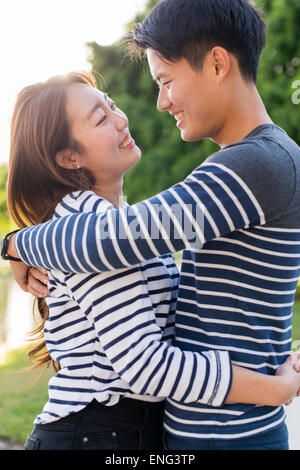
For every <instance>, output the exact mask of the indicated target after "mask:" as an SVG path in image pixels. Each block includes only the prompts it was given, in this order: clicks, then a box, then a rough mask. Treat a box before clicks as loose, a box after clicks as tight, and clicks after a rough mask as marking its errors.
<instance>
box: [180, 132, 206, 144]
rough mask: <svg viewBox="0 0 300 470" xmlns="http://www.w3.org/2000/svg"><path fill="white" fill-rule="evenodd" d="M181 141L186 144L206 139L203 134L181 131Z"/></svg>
mask: <svg viewBox="0 0 300 470" xmlns="http://www.w3.org/2000/svg"><path fill="white" fill-rule="evenodd" d="M181 139H182V140H184V141H185V142H197V141H198V140H201V139H204V137H203V136H202V135H201V134H199V133H195V132H192V131H189V130H188V129H181Z"/></svg>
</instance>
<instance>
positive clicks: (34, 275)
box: [10, 261, 49, 298]
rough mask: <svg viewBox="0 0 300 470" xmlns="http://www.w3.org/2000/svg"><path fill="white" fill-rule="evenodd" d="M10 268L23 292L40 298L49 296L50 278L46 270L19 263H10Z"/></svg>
mask: <svg viewBox="0 0 300 470" xmlns="http://www.w3.org/2000/svg"><path fill="white" fill-rule="evenodd" d="M10 266H11V270H12V273H13V276H14V278H15V281H16V282H17V284H19V286H20V287H21V289H22V290H23V291H25V292H29V293H30V294H32V295H34V296H35V297H40V298H42V297H45V296H46V295H49V290H48V287H47V284H48V280H49V278H48V275H47V271H46V269H41V268H31V267H30V266H27V264H25V263H20V262H17V261H10Z"/></svg>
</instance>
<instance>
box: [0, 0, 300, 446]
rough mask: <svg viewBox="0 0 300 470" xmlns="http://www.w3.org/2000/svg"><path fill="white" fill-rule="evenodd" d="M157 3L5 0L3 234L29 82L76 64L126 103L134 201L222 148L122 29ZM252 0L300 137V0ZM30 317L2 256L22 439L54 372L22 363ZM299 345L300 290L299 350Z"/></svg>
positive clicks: (0, 32)
mask: <svg viewBox="0 0 300 470" xmlns="http://www.w3.org/2000/svg"><path fill="white" fill-rule="evenodd" d="M156 3H158V1H156V0H148V1H147V0H126V1H124V0H110V1H109V2H106V1H102V0H85V2H84V3H82V2H80V1H79V0H72V1H68V0H51V1H50V0H43V1H40V0H26V2H24V1H23V0H10V1H9V2H3V3H2V4H1V7H0V16H1V28H0V51H1V55H0V57H1V70H2V73H1V78H0V84H1V86H0V126H1V141H0V237H2V236H3V235H4V234H5V233H6V232H8V231H9V230H13V229H14V228H15V226H14V224H13V223H12V221H11V220H10V218H9V215H8V213H7V207H6V179H7V164H8V158H9V123H10V117H11V114H12V109H13V105H14V102H15V99H16V95H17V93H18V91H20V90H21V89H22V88H23V87H24V86H26V85H29V84H32V83H35V82H39V81H44V80H46V79H48V78H49V77H50V76H52V75H57V74H63V73H67V72H70V71H72V70H87V71H91V70H93V71H96V72H97V73H99V74H100V75H101V79H100V83H101V88H102V90H103V91H106V92H108V93H109V94H110V96H111V97H112V99H113V100H115V101H116V103H117V105H118V106H119V107H120V108H121V109H123V110H124V111H125V112H126V114H127V116H128V118H129V126H130V130H131V134H132V136H133V137H134V139H135V140H136V142H137V144H138V145H139V147H140V148H141V149H142V152H143V156H142V159H141V161H140V163H139V164H138V165H137V166H136V167H135V168H133V169H132V170H131V171H130V172H129V173H128V174H127V175H126V177H125V187H124V194H125V195H126V196H127V201H128V202H129V203H130V204H131V203H134V202H136V201H139V200H142V199H144V198H146V197H148V196H151V195H153V194H155V193H156V192H158V191H161V190H163V189H165V188H167V187H168V186H170V185H172V184H173V183H175V182H177V181H180V180H181V179H183V178H184V177H185V176H187V175H188V174H189V173H190V172H191V171H192V170H193V169H194V168H196V167H197V166H198V165H200V164H201V163H202V162H203V161H204V160H205V158H206V157H207V156H208V155H210V154H211V153H212V152H214V151H216V150H218V146H217V145H216V144H214V143H213V142H212V141H210V140H208V139H207V140H203V141H201V142H196V143H186V142H183V141H182V140H181V139H180V133H179V130H178V129H177V127H176V126H175V125H174V119H173V118H172V117H171V116H170V115H169V114H168V113H159V112H158V111H157V109H156V99H157V91H158V89H157V85H156V84H155V83H154V82H153V80H152V77H151V75H150V73H149V70H148V67H147V64H146V63H145V62H139V61H137V60H136V61H135V60H134V61H133V60H132V59H130V58H128V57H126V56H125V53H124V50H123V49H124V48H123V45H122V41H121V38H122V37H123V36H124V35H126V33H127V32H128V31H130V29H131V28H132V25H133V24H134V23H137V22H140V21H142V19H143V18H144V17H145V16H146V14H147V12H148V11H149V10H150V9H151V8H152V7H153V6H154V5H155V4H156ZM255 4H256V5H257V6H258V7H262V8H263V9H264V12H265V20H266V22H267V25H268V33H267V34H268V42H267V46H266V48H265V49H264V52H263V55H262V59H261V62H260V68H259V75H258V90H259V92H260V94H261V96H262V99H263V101H264V103H265V105H266V107H267V110H268V112H269V114H270V116H271V118H272V119H273V121H274V122H275V124H277V125H279V126H281V127H282V128H283V129H285V131H286V132H287V133H288V134H289V135H290V137H292V138H293V139H294V140H295V141H296V142H297V143H298V144H300V125H299V122H300V119H299V118H300V28H299V24H300V0H256V1H255ZM178 262H180V259H178ZM32 326H33V319H32V299H31V297H30V296H29V295H27V294H25V293H23V292H22V291H20V289H19V288H18V286H16V284H15V282H14V281H13V280H12V277H11V274H10V271H9V266H8V263H5V262H2V261H0V438H1V437H2V438H6V439H13V440H15V441H18V442H20V443H23V442H24V440H25V438H26V435H27V434H28V432H30V430H31V428H32V421H33V419H34V416H35V415H36V414H37V413H38V412H39V411H40V410H41V407H42V405H43V403H44V402H45V401H46V398H47V381H48V379H49V375H50V374H51V372H50V371H48V372H46V374H45V375H44V376H43V378H42V379H39V380H38V381H37V382H34V380H35V379H36V376H37V375H39V373H40V372H38V373H37V374H36V373H32V372H30V373H28V372H26V373H25V372H22V368H24V367H26V366H29V365H30V364H29V362H28V360H27V359H26V352H27V350H28V346H27V345H26V342H24V338H25V335H26V333H27V332H28V331H29V330H30V329H31V328H32ZM299 347H300V296H299V295H298V293H297V297H296V302H295V309H294V324H293V349H294V350H296V349H297V348H299ZM299 401H300V399H299ZM292 406H294V405H292ZM291 409H292V408H291ZM297 409H298V410H299V407H298V408H297ZM292 410H293V409H292ZM289 413H290V415H292V414H295V413H292V412H289ZM298 413H300V410H299V411H298ZM298 416H299V414H298ZM288 419H290V427H291V429H293V426H294V428H295V422H294V421H293V420H292V419H291V418H289V416H288ZM293 423H294V424H293ZM296 434H297V433H296V428H295V431H293V443H292V446H293V448H299V449H300V430H299V429H298V437H297V436H296ZM294 435H295V438H294ZM295 439H296V440H295ZM297 439H298V440H297ZM298 446H299V447H298ZM0 448H1V446H0Z"/></svg>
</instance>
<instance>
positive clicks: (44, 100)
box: [7, 72, 96, 371]
mask: <svg viewBox="0 0 300 470" xmlns="http://www.w3.org/2000/svg"><path fill="white" fill-rule="evenodd" d="M73 83H83V84H87V85H90V86H93V87H96V82H95V80H94V77H93V76H92V75H91V74H88V73H86V72H72V73H69V74H67V75H64V76H56V77H52V78H50V79H49V80H47V81H46V82H43V83H37V84H34V85H31V86H27V87H26V88H24V89H23V90H22V91H21V92H20V93H19V94H18V97H17V100H16V103H15V107H14V111H13V116H12V120H11V144H10V158H9V167H8V187H7V202H8V209H9V212H10V215H11V217H12V218H13V219H14V221H15V222H16V223H17V225H18V226H19V227H20V228H24V227H27V226H28V225H36V224H40V223H43V222H46V221H47V220H49V219H51V217H52V216H53V213H54V210H55V207H56V205H57V204H58V202H59V201H60V200H61V199H62V198H63V197H64V196H66V195H67V194H68V193H70V192H72V191H77V190H85V189H91V188H92V187H93V183H94V181H93V177H92V175H91V174H90V172H88V171H87V170H85V169H83V168H81V169H74V170H68V169H64V168H62V167H60V166H59V165H58V164H57V163H56V159H55V157H56V155H57V153H58V152H60V151H63V150H71V151H74V152H77V153H79V154H81V153H82V152H83V149H82V147H81V145H80V144H79V143H78V142H77V141H76V140H75V139H74V138H73V137H72V133H71V124H70V122H69V121H68V116H67V111H66V88H67V87H68V86H69V85H71V84H73ZM37 305H38V311H39V313H40V315H41V322H40V324H39V325H38V326H37V328H35V330H33V331H32V332H31V337H32V338H33V339H34V341H35V345H34V347H33V348H32V349H31V350H30V351H29V353H28V355H29V357H30V358H31V359H33V360H34V362H35V363H36V364H35V366H34V367H33V368H37V367H40V366H42V365H43V364H46V365H47V366H48V367H49V365H52V366H53V367H54V369H55V370H56V371H57V370H59V364H58V363H56V362H55V361H54V360H53V359H52V358H51V357H50V354H49V352H48V350H47V348H46V344H45V340H44V323H45V321H46V320H47V318H48V316H49V310H48V306H47V304H46V301H45V300H44V299H40V298H38V299H37Z"/></svg>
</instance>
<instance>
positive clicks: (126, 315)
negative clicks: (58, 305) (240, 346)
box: [65, 266, 232, 407]
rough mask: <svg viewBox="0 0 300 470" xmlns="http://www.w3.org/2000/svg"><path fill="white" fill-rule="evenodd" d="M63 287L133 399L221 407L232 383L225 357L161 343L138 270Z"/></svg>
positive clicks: (72, 280) (69, 280) (74, 278)
mask: <svg viewBox="0 0 300 470" xmlns="http://www.w3.org/2000/svg"><path fill="white" fill-rule="evenodd" d="M65 282H66V284H67V287H68V289H69V293H71V295H72V297H73V298H74V300H75V301H76V302H77V303H78V305H79V306H80V308H81V310H82V311H83V312H84V314H85V315H86V317H87V319H88V320H89V322H90V323H91V324H92V325H93V326H94V328H95V331H96V333H97V335H98V338H99V341H100V343H101V346H102V348H103V350H104V351H105V354H106V356H107V357H108V359H109V361H110V363H111V365H112V367H113V369H114V371H115V372H116V373H117V374H118V376H119V377H121V378H122V379H123V380H124V381H125V382H126V383H128V384H129V386H130V389H131V390H132V391H133V392H134V393H135V394H139V395H152V396H156V397H163V398H165V397H170V398H173V399H174V400H176V401H180V402H185V403H193V402H197V403H201V404H209V405H210V406H215V407H216V406H221V405H222V404H223V402H224V401H225V399H226V397H227V394H228V392H229V390H230V387H231V380H232V368H231V363H230V358H229V353H228V352H227V351H206V352H202V353H201V352H200V353H198V352H191V351H181V350H180V349H179V348H178V347H175V346H171V345H169V344H168V343H167V342H166V341H163V340H162V330H161V329H160V328H159V326H158V325H157V323H156V318H155V314H154V310H153V306H152V304H151V301H150V297H149V292H148V288H147V283H146V281H145V279H144V276H143V273H142V271H141V269H140V267H139V266H135V267H132V268H126V269H125V270H124V269H123V270H118V271H115V272H114V273H110V272H109V273H102V274H94V275H87V276H86V280H85V282H83V281H82V279H81V280H78V275H74V274H71V275H67V276H66V277H65ZM95 288H96V290H95ZM95 292H97V298H96V299H95ZM99 293H100V295H99ZM91 299H93V300H92V301H91Z"/></svg>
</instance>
